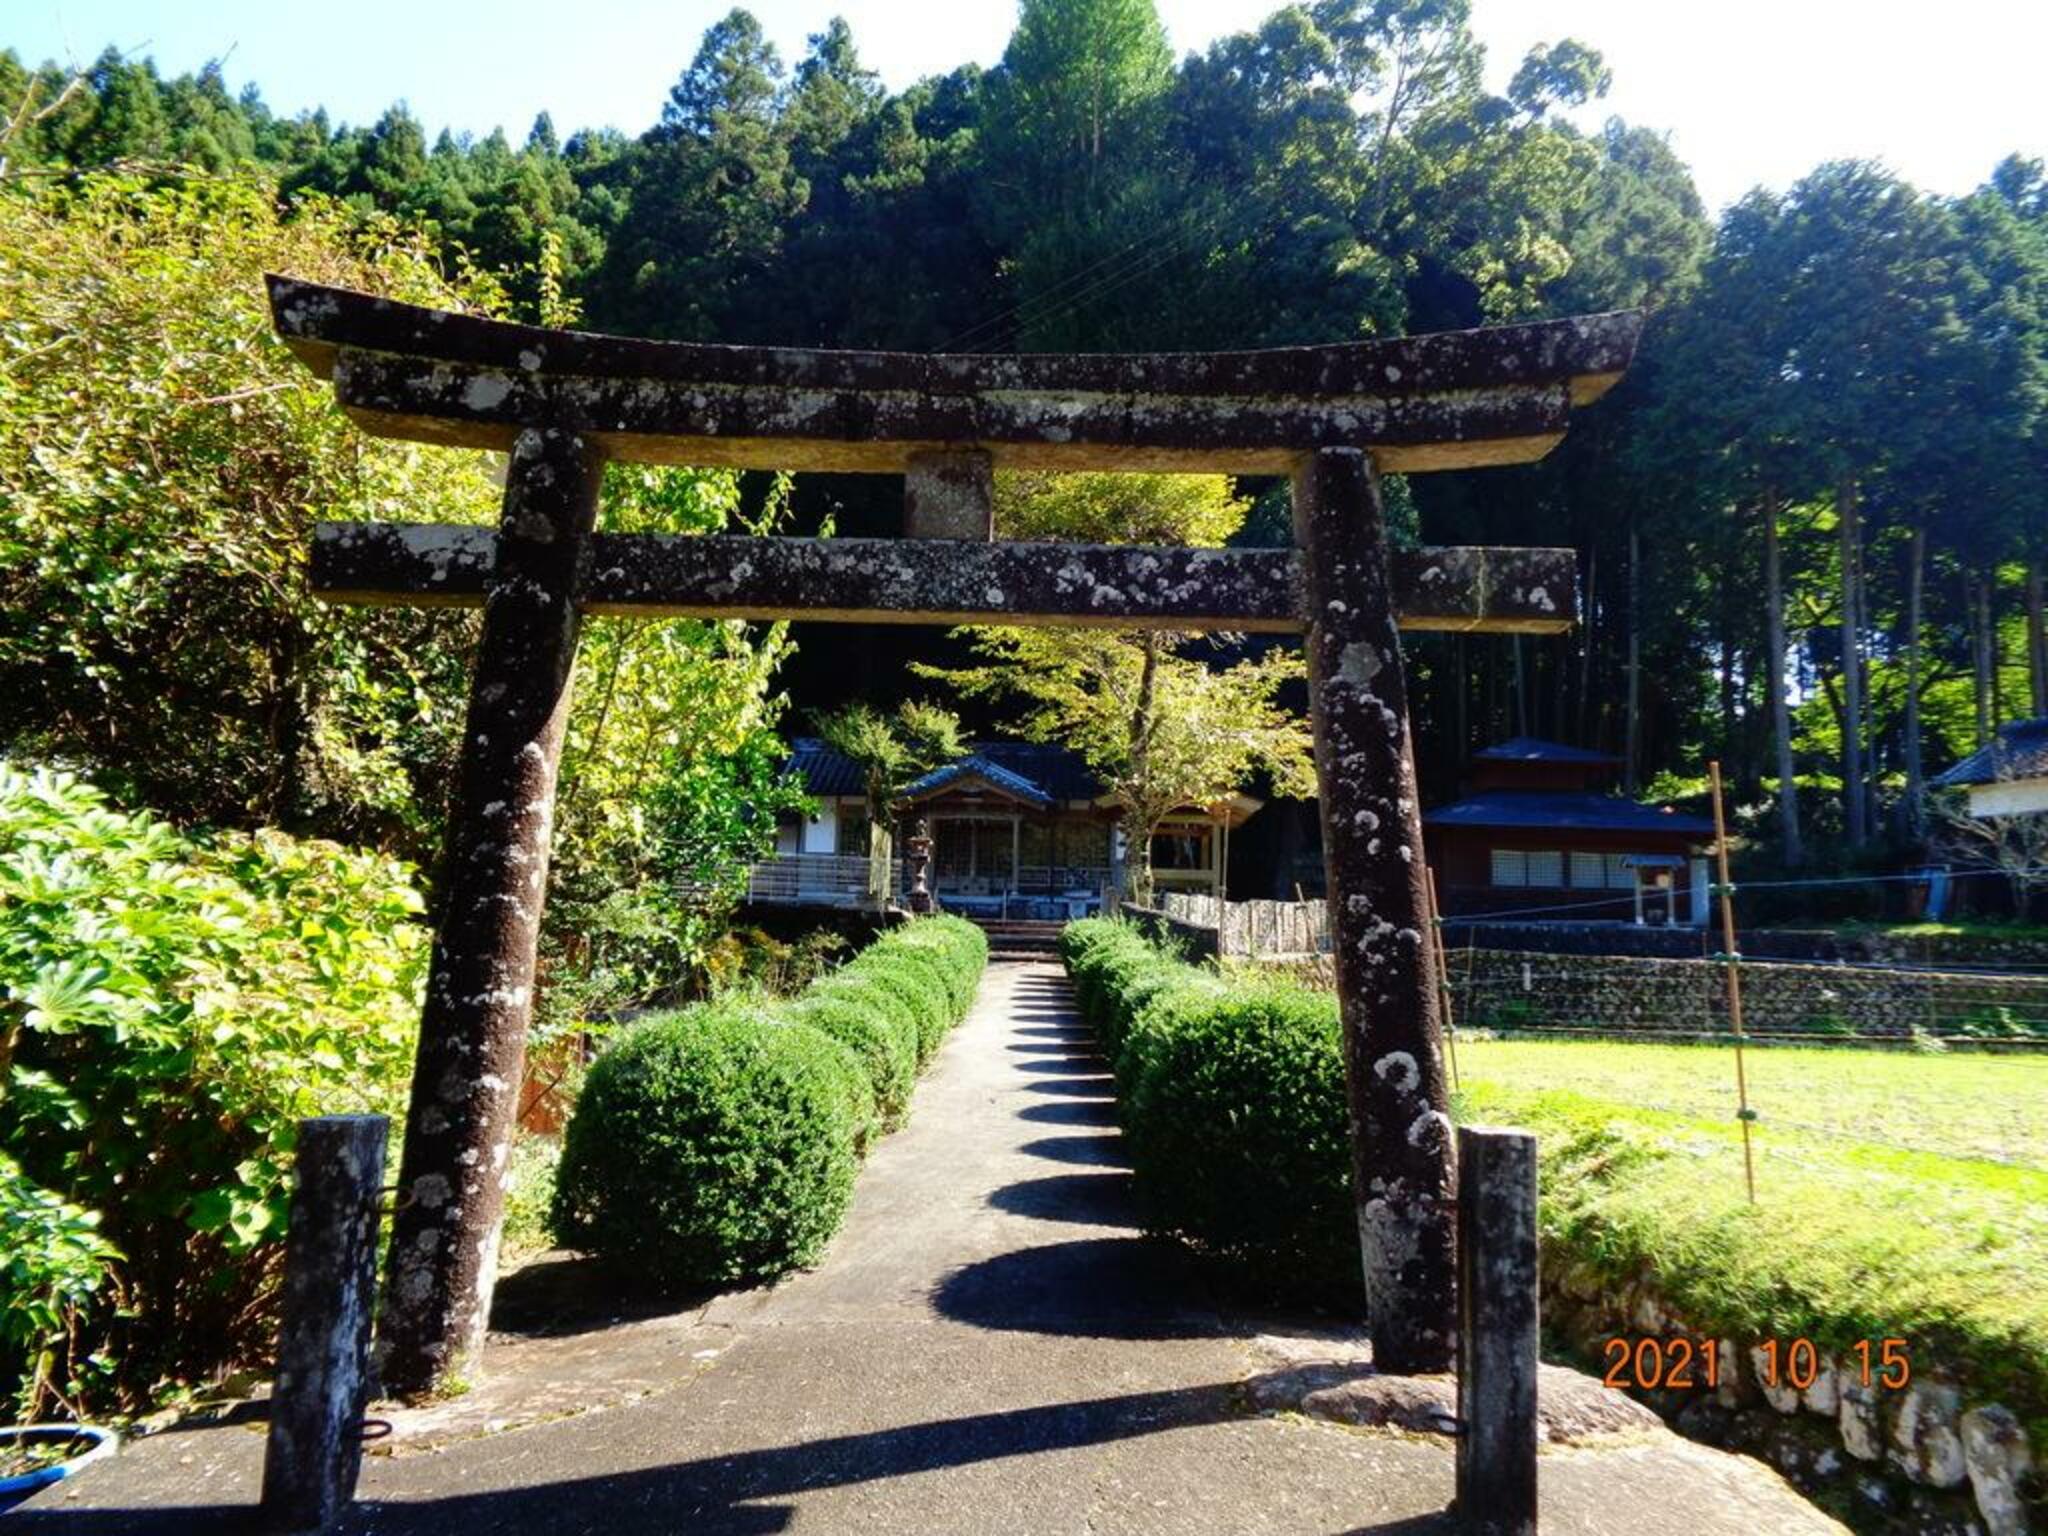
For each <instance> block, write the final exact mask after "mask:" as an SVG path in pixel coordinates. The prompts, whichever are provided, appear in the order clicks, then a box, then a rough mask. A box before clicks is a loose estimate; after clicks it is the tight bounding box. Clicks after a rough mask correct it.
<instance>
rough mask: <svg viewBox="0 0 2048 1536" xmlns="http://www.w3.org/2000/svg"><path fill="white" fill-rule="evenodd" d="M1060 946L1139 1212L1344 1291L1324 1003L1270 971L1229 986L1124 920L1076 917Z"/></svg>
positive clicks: (1291, 1280)
mask: <svg viewBox="0 0 2048 1536" xmlns="http://www.w3.org/2000/svg"><path fill="white" fill-rule="evenodd" d="M1060 942H1061V948H1062V953H1063V955H1064V958H1065V960H1066V963H1067V967H1068V970H1069V972H1070V974H1071V975H1072V976H1073V979H1074V986H1075V992H1076V996H1077V999H1078V1001H1079V1003H1080V1007H1081V1011H1082V1014H1083V1016H1084V1017H1085V1018H1086V1019H1087V1020H1088V1021H1089V1022H1090V1023H1091V1024H1092V1025H1093V1027H1094V1028H1095V1030H1096V1032H1097V1034H1098V1036H1099V1037H1100V1039H1101V1040H1102V1043H1103V1047H1104V1050H1105V1051H1106V1052H1107V1053H1108V1054H1109V1056H1110V1059H1111V1063H1112V1065H1113V1066H1114V1068H1115V1071H1116V1082H1117V1112H1118V1117H1119V1119H1120V1120H1121V1121H1122V1124H1123V1129H1124V1141H1125V1145H1126V1147H1127V1148H1128V1149H1129V1152H1130V1156H1131V1166H1132V1170H1133V1174H1134V1178H1135V1181H1136V1185H1137V1191H1138V1198H1139V1200H1140V1202H1141V1204H1142V1205H1143V1207H1144V1210H1145V1214H1146V1219H1147V1224H1148V1225H1149V1226H1151V1227H1152V1228H1153V1229H1154V1230H1155V1231H1159V1232H1163V1233H1166V1234H1169V1235H1171V1236H1173V1237H1176V1238H1179V1239H1180V1240H1181V1241H1183V1242H1185V1243H1187V1244H1188V1245H1189V1246H1191V1247H1193V1248H1195V1249H1197V1250H1199V1251H1201V1252H1204V1253H1207V1254H1210V1255H1212V1256H1214V1257H1216V1258H1219V1259H1221V1260H1223V1261H1225V1262H1226V1263H1228V1264H1229V1265H1230V1266H1231V1267H1233V1268H1235V1269H1237V1270H1238V1271H1239V1272H1240V1273H1241V1274H1243V1275H1245V1276H1247V1277H1252V1276H1256V1278H1257V1279H1258V1281H1259V1282H1260V1283H1261V1284H1262V1285H1264V1286H1267V1287H1269V1288H1277V1289H1279V1290H1282V1291H1285V1292H1291V1293H1294V1294H1297V1295H1304V1296H1309V1297H1318V1298H1319V1297H1322V1296H1326V1295H1330V1294H1333V1293H1341V1292H1347V1291H1355V1289H1356V1286H1357V1283H1358V1280H1357V1277H1358V1273H1359V1269H1358V1240H1357V1221H1356V1218H1355V1216H1354V1214H1353V1211H1352V1199H1351V1176H1350V1153H1349V1131H1348V1124H1349V1121H1348V1116H1347V1113H1346V1109H1345V1097H1344V1060H1343V1053H1342V1048H1341V1045H1340V1040H1339V1032H1338V1025H1337V1010H1336V1006H1335V1004H1334V1002H1333V1001H1332V1000H1331V999H1330V998H1328V997H1324V996H1320V995H1318V994H1315V993H1312V992H1309V991H1307V990H1305V989H1303V988H1300V987H1295V986H1290V985H1288V984H1286V983H1283V982H1239V983H1235V984H1231V983H1227V982H1225V981H1224V980H1223V979H1222V978H1221V977H1219V976H1217V975H1216V974H1215V973H1214V972H1213V971H1209V970H1206V969H1203V968H1201V967H1197V966H1192V965H1188V964H1186V963H1184V962H1182V961H1179V960H1176V959H1174V958H1173V957H1171V956H1169V955H1167V954H1165V953H1164V952H1162V951H1161V950H1160V949H1159V948H1158V947H1156V946H1155V945H1153V944H1152V943H1150V942H1149V941H1147V939H1146V938H1145V936H1144V934H1143V933H1142V932H1141V931H1140V930H1139V929H1138V928H1136V927H1134V926H1132V925H1131V924H1128V923H1122V922H1117V921H1114V920H1107V919H1094V920H1090V921H1088V922H1082V923H1074V924H1072V925H1070V926H1069V927H1068V928H1067V929H1066V931H1065V933H1064V934H1063V935H1062V936H1061V941H1060Z"/></svg>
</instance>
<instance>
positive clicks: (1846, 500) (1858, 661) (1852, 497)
mask: <svg viewBox="0 0 2048 1536" xmlns="http://www.w3.org/2000/svg"><path fill="white" fill-rule="evenodd" d="M1835 522H1836V528H1837V533H1838V535H1839V539H1840V543H1841V557H1842V807H1843V819H1844V821H1845V823H1846V824H1847V830H1848V835H1849V846H1850V847H1852V848H1857V847H1861V846H1862V845H1863V843H1864V842H1865V841H1866V840H1867V839H1868V838H1869V836H1870V820H1869V809H1868V806H1869V802H1868V800H1867V799H1866V798H1865V786H1864V782H1863V635H1862V624H1861V620H1862V613H1863V609H1862V603H1861V600H1860V594H1859V591H1858V584H1857V575H1858V572H1859V571H1860V570H1861V568H1862V563H1863V562H1862V543H1863V540H1862V538H1861V536H1860V534H1859V533H1858V530H1857V517H1856V477H1855V476H1854V475H1852V474H1850V473H1849V472H1848V471H1847V470H1844V471H1843V472H1842V474H1841V477H1840V478H1839V479H1838V480H1837V481H1836V482H1835Z"/></svg>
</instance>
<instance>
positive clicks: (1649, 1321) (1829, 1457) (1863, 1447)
mask: <svg viewBox="0 0 2048 1536" xmlns="http://www.w3.org/2000/svg"><path fill="white" fill-rule="evenodd" d="M1542 1284H1543V1326H1544V1331H1545V1333H1546V1335H1548V1336H1549V1338H1550V1340H1551V1342H1552V1344H1553V1345H1562V1346H1564V1347H1565V1348H1566V1349H1567V1350H1568V1351H1569V1352H1570V1353H1571V1354H1573V1355H1574V1356H1576V1357H1577V1358H1578V1360H1579V1361H1580V1363H1581V1364H1583V1365H1584V1366H1586V1368H1587V1369H1589V1370H1590V1371H1592V1372H1593V1373H1594V1374H1595V1375H1606V1374H1608V1373H1609V1372H1610V1371H1611V1370H1612V1368H1613V1366H1614V1362H1615V1360H1616V1358H1617V1351H1616V1349H1615V1347H1614V1346H1613V1345H1611V1344H1610V1342H1609V1341H1610V1340H1620V1341H1622V1344H1623V1348H1624V1349H1625V1350H1626V1351H1627V1358H1628V1365H1627V1367H1625V1368H1624V1369H1622V1370H1621V1371H1620V1372H1619V1373H1618V1374H1616V1375H1615V1376H1614V1380H1615V1382H1616V1384H1617V1385H1622V1386H1624V1387H1625V1388H1626V1389H1627V1390H1628V1391H1629V1392H1630V1394H1631V1395H1632V1396H1634V1397H1636V1398H1638V1399H1640V1400H1641V1401H1643V1402H1646V1403H1648V1404H1649V1405H1650V1406H1651V1407H1652V1408H1654V1409H1656V1410H1657V1412H1658V1413H1659V1414H1660V1415H1661V1416H1662V1417H1663V1418H1664V1419H1665V1420H1666V1421H1667V1422H1669V1423H1670V1424H1671V1425H1672V1427H1674V1428H1675V1429H1677V1430H1678V1431H1679V1432H1680V1433H1681V1434H1684V1435H1686V1436H1687V1437H1688V1438H1690V1439H1694V1440H1700V1441H1703V1442H1705V1443H1707V1444H1710V1445H1718V1446H1723V1447H1725V1448H1727V1449H1730V1450H1736V1451H1741V1452H1745V1453H1747V1454H1749V1455H1753V1456H1757V1457H1759V1458H1761V1459H1763V1460H1765V1461H1767V1462H1769V1463H1770V1464H1771V1465H1772V1466H1775V1467H1776V1468H1777V1469H1778V1470H1779V1471H1780V1472H1782V1473H1784V1475H1785V1476H1786V1478H1787V1479H1788V1480H1789V1481H1791V1482H1792V1483H1793V1484H1794V1485H1795V1486H1796V1487H1798V1488H1800V1489H1801V1490H1802V1491H1804V1492H1805V1493H1807V1494H1809V1495H1810V1496H1812V1497H1814V1498H1815V1499H1816V1500H1818V1501H1819V1502H1821V1503H1822V1504H1824V1505H1825V1506H1827V1507H1829V1508H1832V1509H1833V1510H1835V1511H1836V1512H1837V1513H1838V1514H1840V1515H1842V1516H1843V1517H1844V1518H1846V1519H1847V1521H1848V1522H1849V1523H1850V1524H1851V1525H1852V1526H1853V1527H1854V1528H1855V1529H1857V1530H1859V1531H1865V1532H1883V1533H1886V1536H1890V1533H1894V1532H1897V1533H1906V1532H1911V1533H1914V1536H2026V1533H2027V1532H2029V1531H2035V1530H2039V1529H2040V1528H2041V1525H2040V1516H2041V1514H2042V1512H2043V1511H2042V1508H2041V1498H2042V1493H2043V1490H2042V1487H2041V1485H2040V1482H2039V1481H2038V1478H2039V1472H2040V1462H2039V1459H2038V1457H2037V1454H2036V1451H2035V1447H2034V1445H2033V1444H2032V1441H2031V1439H2030V1436H2029V1434H2028V1431H2027V1426H2026V1425H2025V1424H2023V1423H2022V1422H2021V1420H2020V1418H2019V1416H2018V1415H2017V1414H2015V1413H2014V1412H2013V1411H2012V1410H2011V1409H2010V1408H2007V1407H2006V1406H2004V1405H2003V1404H2001V1403H1998V1402H1996V1401H1993V1400H1991V1399H1990V1397H1989V1396H1988V1394H1986V1393H1985V1392H1983V1391H1982V1390H1981V1389H1979V1388H1977V1387H1976V1386H1974V1385H1973V1384H1972V1383H1971V1382H1970V1381H1969V1380H1968V1379H1967V1377H1966V1376H1963V1375H1960V1374H1957V1373H1955V1372H1952V1371H1949V1370H1946V1369H1945V1368H1944V1366H1943V1363H1942V1362H1941V1361H1940V1360H1938V1359H1930V1358H1928V1357H1927V1356H1926V1355H1925V1354H1924V1352H1916V1354H1915V1356H1914V1357H1913V1359H1912V1361H1911V1366H1910V1375H1909V1377H1908V1379H1907V1380H1906V1381H1905V1382H1904V1384H1903V1385H1902V1386H1900V1387H1899V1388H1897V1389H1896V1390H1894V1389H1889V1388H1887V1387H1886V1386H1885V1385H1884V1373H1883V1371H1882V1370H1878V1371H1875V1372H1873V1373H1872V1377H1871V1379H1870V1381H1868V1382H1866V1381H1865V1379H1864V1370H1863V1366H1862V1363H1861V1361H1860V1359H1859V1358H1858V1357H1854V1356H1851V1357H1849V1358H1844V1359H1831V1358H1828V1357H1827V1356H1825V1355H1819V1354H1816V1356H1815V1358H1814V1369H1813V1372H1812V1376H1811V1380H1810V1384H1809V1385H1808V1386H1806V1387H1805V1388H1804V1390H1801V1389H1798V1388H1795V1387H1794V1386H1792V1385H1791V1384H1790V1382H1789V1381H1788V1380H1787V1379H1786V1376H1787V1372H1786V1371H1785V1368H1784V1365H1783V1364H1782V1362H1783V1361H1784V1360H1785V1359H1786V1358H1787V1353H1786V1352H1787V1351H1788V1349H1789V1346H1790V1344H1791V1342H1792V1341H1790V1340H1780V1341H1778V1354H1777V1356H1776V1357H1775V1361H1774V1358H1773V1356H1772V1355H1771V1354H1769V1353H1767V1352H1766V1350H1765V1348H1764V1346H1763V1344H1762V1343H1761V1342H1760V1341H1754V1340H1737V1339H1718V1340H1716V1339H1713V1338H1712V1336H1711V1335H1708V1334H1705V1333H1702V1332H1701V1331H1699V1330H1697V1329H1694V1328H1691V1327H1689V1326H1688V1325H1687V1323H1686V1320H1685V1319H1684V1318H1682V1317H1679V1316H1677V1315H1676V1314H1674V1313H1673V1312H1672V1311H1671V1310H1670V1309H1669V1308H1667V1307H1666V1306H1665V1304H1664V1301H1663V1298H1662V1297H1661V1296H1660V1295H1659V1294H1658V1292H1657V1289H1656V1287H1655V1285H1654V1284H1653V1283H1652V1281H1651V1280H1650V1279H1648V1278H1647V1277H1642V1278H1639V1279H1637V1280H1636V1281H1635V1282H1634V1283H1618V1282H1617V1281H1616V1280H1615V1278H1614V1277H1612V1276H1610V1275H1605V1274H1602V1273H1600V1272H1599V1271H1598V1270H1596V1269H1595V1268H1593V1267H1592V1266H1591V1265H1588V1264H1585V1263H1582V1262H1578V1261H1575V1260H1573V1259H1571V1258H1570V1257H1568V1256H1566V1255H1563V1254H1558V1253H1552V1252H1548V1251H1546V1252H1545V1254H1544V1256H1543V1280H1542ZM1680 1339H1684V1340H1688V1341H1692V1342H1694V1343H1696V1344H1697V1345H1698V1346H1699V1347H1701V1348H1707V1347H1711V1348H1712V1349H1713V1350H1714V1352H1715V1366H1716V1370H1715V1377H1716V1384H1715V1385H1714V1386H1712V1387H1711V1388H1710V1387H1708V1386H1706V1385H1705V1382H1704V1379H1703V1372H1702V1371H1701V1370H1700V1369H1698V1368H1697V1367H1695V1368H1693V1369H1692V1370H1691V1375H1692V1376H1693V1377H1694V1378H1695V1380H1694V1382H1693V1384H1692V1385H1691V1386H1689V1387H1687V1388H1685V1389H1683V1390H1672V1389H1669V1388H1659V1389H1656V1390H1648V1391H1646V1390H1643V1389H1642V1387H1641V1385H1640V1383H1639V1382H1638V1380H1637V1379H1636V1378H1635V1377H1634V1375H1633V1374H1632V1372H1633V1368H1634V1364H1635V1361H1636V1360H1637V1359H1638V1358H1639V1356H1638V1346H1640V1345H1641V1344H1642V1342H1643V1341H1644V1340H1655V1341H1660V1342H1668V1341H1673V1340H1680ZM1874 1344H1875V1341H1874ZM1647 1358H1653V1359H1654V1358H1663V1359H1670V1358H1675V1356H1674V1353H1673V1352H1672V1351H1669V1350H1666V1351H1664V1353H1663V1354H1662V1355H1661V1356H1658V1355H1656V1354H1654V1353H1652V1354H1651V1355H1650V1356H1648V1357H1647ZM1686 1358H1687V1359H1688V1360H1689V1361H1690V1360H1691V1359H1693V1358H1696V1357H1695V1356H1693V1355H1691V1354H1688V1355H1687V1357H1686Z"/></svg>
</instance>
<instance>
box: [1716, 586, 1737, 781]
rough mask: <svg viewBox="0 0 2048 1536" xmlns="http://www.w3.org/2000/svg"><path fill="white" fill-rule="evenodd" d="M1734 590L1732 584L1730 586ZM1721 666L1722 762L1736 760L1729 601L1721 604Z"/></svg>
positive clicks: (1719, 681)
mask: <svg viewBox="0 0 2048 1536" xmlns="http://www.w3.org/2000/svg"><path fill="white" fill-rule="evenodd" d="M1730 585H1731V588H1732V583H1731V584H1730ZM1720 652H1721V657H1720V661H1721V666H1720V677H1719V679H1718V680H1717V681H1718V686H1719V690H1720V710H1721V761H1722V762H1724V763H1732V762H1733V761H1734V760H1735V750H1736V749H1735V620H1734V616H1733V615H1732V614H1730V613H1729V612H1728V601H1727V599H1726V598H1725V597H1724V598H1723V599H1722V602H1721V638H1720Z"/></svg>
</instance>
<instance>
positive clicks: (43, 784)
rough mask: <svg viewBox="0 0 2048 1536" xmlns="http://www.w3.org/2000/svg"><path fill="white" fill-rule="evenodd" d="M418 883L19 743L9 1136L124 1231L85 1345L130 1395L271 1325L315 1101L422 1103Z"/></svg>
mask: <svg viewBox="0 0 2048 1536" xmlns="http://www.w3.org/2000/svg"><path fill="white" fill-rule="evenodd" d="M420 905H421V904H420V899H419V896H418V894H417V893H416V892H415V891H414V890H413V888H412V885H411V884H410V882H409V880H408V879H407V876H406V873H405V871H404V869H403V868H402V867H401V866H399V865H396V864H394V863H392V862H390V861H388V860H385V859H380V858H375V857H372V856H369V855H365V854H360V853H353V852H350V851H349V850H347V849H344V848H340V847H338V846H336V845H334V844H331V843H314V842H299V841H294V840H293V839H290V838H287V837H284V836H282V835H279V834H276V833H260V834H256V835H254V836H250V835H244V834H219V835H214V836H209V837H200V836H192V835H182V834H180V833H178V832H176V831H175V830H173V829H172V828H170V827H168V826H166V825H164V824H163V823H161V822H158V821H156V820H154V819H153V818H151V817H148V816H145V815H133V814H126V813H123V812H120V811H116V810H114V809H113V808H111V807H110V806H109V805H108V804H107V802H106V800H105V798H104V797H103V796H102V795H101V794H100V793H99V792H98V791H97V790H95V789H93V788H91V787H90V786H88V785H85V784H83V783H81V782H79V781H78V780H76V779H75V778H72V777H71V776H69V775H66V774H58V773H52V772H47V771H36V772H25V771H23V770H22V769H20V768H17V767H14V766H11V765H9V764H6V763H4V762H0V1042H4V1044H0V1070H4V1072H5V1077H4V1079H0V1149H4V1150H5V1151H6V1152H8V1153H9V1154H11V1155H12V1156H13V1157H14V1158H16V1159H18V1161H19V1164H20V1167H21V1169H22V1171H23V1173H24V1174H25V1176H26V1177H27V1178H28V1179H29V1180H31V1181H33V1182H34V1183H35V1184H38V1185H40V1186H42V1187H43V1188H44V1189H46V1190H49V1191H51V1192H53V1193H54V1195H55V1196H56V1197H58V1198H59V1199H61V1200H62V1201H65V1202H68V1203H69V1204H71V1205H74V1206H76V1207H78V1208H80V1209H81V1210H82V1211H85V1212H89V1213H96V1214H97V1215H98V1217H99V1220H100V1223H101V1229H102V1231H103V1234H104V1236H105V1238H106V1240H107V1241H108V1242H110V1243H111V1244H112V1245H113V1248H114V1249H116V1250H118V1252H119V1254H120V1255H121V1257H120V1258H119V1260H118V1261H114V1270H113V1272H114V1275H115V1278H116V1281H117V1289H118V1290H119V1291H120V1293H121V1294H122V1296H123V1298H124V1301H125V1305H124V1306H123V1307H122V1308H120V1309H118V1310H117V1309H115V1308H113V1307H112V1306H110V1305H107V1306H102V1305H98V1304H97V1303H95V1304H93V1305H91V1306H89V1307H87V1308H86V1310H85V1312H84V1313H83V1314H82V1318H81V1323H80V1327H79V1329H78V1331H77V1338H78V1340H79V1346H80V1347H79V1349H78V1351H77V1353H76V1358H81V1359H82V1358H83V1356H84V1354H87V1353H97V1354H100V1355H102V1356H103V1357H105V1358H106V1359H109V1360H115V1361H118V1362H119V1366H120V1384H121V1386H122V1387H123V1388H124V1390H125V1391H127V1392H128V1394H129V1395H131V1396H132V1395H133V1394H134V1392H136V1391H138V1390H140V1389H143V1388H146V1387H147V1386H148V1384H149V1383H150V1382H151V1381H153V1380H155V1379H156V1378H158V1377H160V1376H176V1375H187V1374H194V1373H201V1372H206V1371H210V1370H213V1369H215V1368H217V1367H219V1366H221V1365H222V1364H225V1363H227V1362H230V1361H232V1360H234V1359H235V1358H237V1357H238V1356H239V1355H240V1354H241V1353H242V1352H243V1351H244V1350H245V1349H246V1348H248V1347H250V1346H258V1347H267V1344H268V1340H269V1329H270V1313H269V1304H270V1301H271V1299H272V1296H273V1293H274V1289H275V1283H276V1275H275V1269H276V1265H275V1257H276V1251H277V1249H276V1245H277V1242H278V1240H279V1239H280V1238H281V1237H282V1235H283V1232H284V1223H285V1214H286V1207H287V1201H288V1178H289V1174H290V1166H291V1156H292V1151H293V1146H294V1141H295V1137H296V1134H297V1124H298V1121H299V1120H300V1119H301V1118H302V1117H304V1116H307V1115H314V1114H335V1113H346V1112H352V1111H377V1112H382V1113H387V1114H395V1113H397V1112H398V1111H399V1110H400V1109H402V1107H403V1100H404V1086H405V1083H406V1079H407V1075H408V1073H409V1070H410V1067H411V1063H412V1051H413V1039H414V1034H415V1030H416V1027H417V1020H418V1006H419V991H420V984H421V981H422V979H423V975H424V970H425V962H426V956H427V936H426V931H425V929H424V928H423V927H422V926H421V925H420V924H419V923H418V921H417V916H418V913H419V911H420ZM12 1365H13V1368H14V1369H16V1370H19V1369H20V1367H21V1362H19V1361H15V1362H12Z"/></svg>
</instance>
